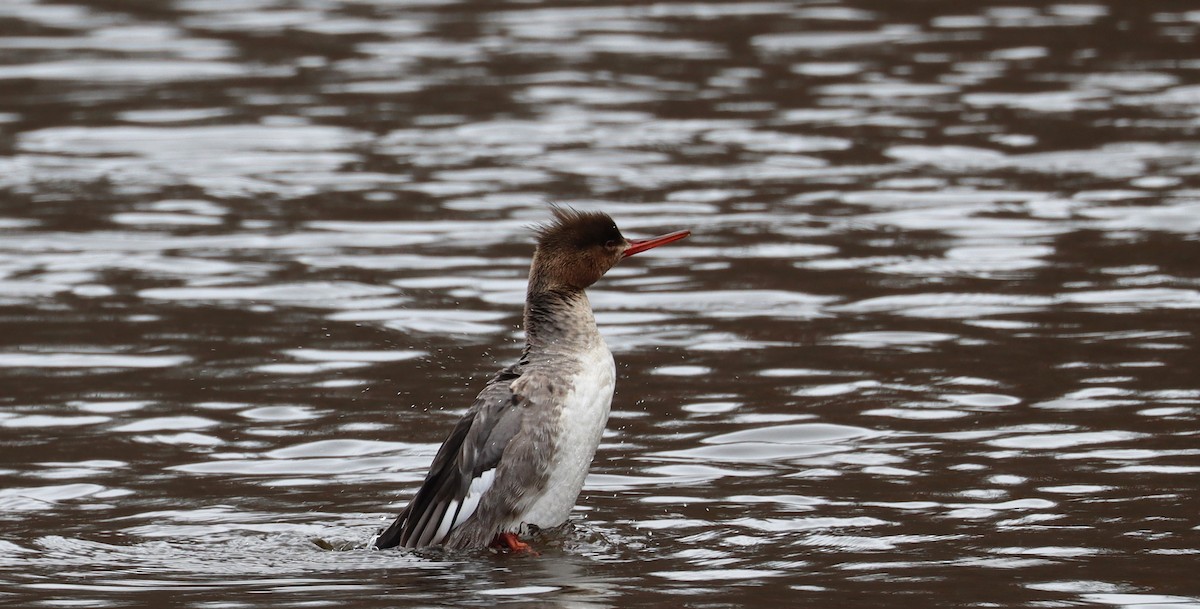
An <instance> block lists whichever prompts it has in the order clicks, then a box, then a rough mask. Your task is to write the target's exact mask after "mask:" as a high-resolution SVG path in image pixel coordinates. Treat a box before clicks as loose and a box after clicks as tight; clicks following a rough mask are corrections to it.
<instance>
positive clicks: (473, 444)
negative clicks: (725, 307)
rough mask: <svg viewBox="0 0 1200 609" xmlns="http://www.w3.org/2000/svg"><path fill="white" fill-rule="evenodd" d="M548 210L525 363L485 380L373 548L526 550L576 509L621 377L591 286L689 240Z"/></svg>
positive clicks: (532, 281) (528, 310) (531, 296)
mask: <svg viewBox="0 0 1200 609" xmlns="http://www.w3.org/2000/svg"><path fill="white" fill-rule="evenodd" d="M552 211H553V214H554V219H553V221H552V222H550V223H549V224H546V225H544V226H539V227H537V229H536V230H537V236H538V239H537V249H536V250H535V251H534V253H533V264H532V266H531V267H530V269H529V289H528V292H527V294H526V300H525V350H524V351H523V352H522V353H521V359H520V361H518V362H517V363H516V364H514V365H512V366H509V367H507V368H505V369H503V370H501V371H500V372H499V373H498V374H496V376H495V377H493V378H492V380H490V381H488V384H487V386H486V387H484V389H483V391H482V392H480V393H479V397H477V398H475V403H474V404H471V408H470V410H468V411H467V414H466V415H464V416H463V418H462V419H461V420H460V421H459V422H458V424H457V425H455V426H454V430H453V431H451V432H450V437H448V438H446V441H445V442H443V443H442V447H441V448H440V449H439V450H438V453H437V456H436V457H434V459H433V465H432V466H430V468H429V473H428V474H426V476H425V482H424V483H423V484H422V485H421V488H420V489H419V490H418V491H417V494H416V496H415V497H413V499H412V501H411V502H409V504H408V507H407V508H405V509H404V512H403V513H401V514H400V516H399V517H397V518H396V520H395V521H394V522H393V523H392V525H391V526H389V527H388V528H387V529H386V530H384V531H383V532H381V533H380V534H379V536H378V537H377V538H376V539H375V542H374V543H375V547H377V548H390V547H394V546H402V547H405V548H421V547H425V546H436V545H441V546H444V547H447V548H452V549H466V548H483V547H486V546H489V545H490V546H493V547H498V548H507V549H508V550H510V551H531V549H530V548H529V546H528V545H527V544H525V543H524V542H522V541H521V540H520V538H519V537H518V535H519V534H521V533H525V532H528V531H530V530H531V527H532V528H533V529H546V528H551V527H556V526H559V525H562V524H563V523H565V522H566V521H567V516H568V515H569V514H570V512H571V508H572V507H574V506H575V499H576V498H578V497H579V491H580V490H582V489H583V480H584V478H585V477H586V476H587V472H588V467H589V466H590V465H591V462H592V457H593V456H594V455H595V454H596V447H597V446H598V445H599V444H600V436H601V435H602V434H603V433H604V425H605V423H606V422H607V421H608V411H609V407H610V406H611V404H612V396H613V384H614V382H615V377H616V369H615V367H614V365H613V357H612V352H610V351H609V350H608V346H607V345H605V344H604V339H603V338H601V336H600V332H599V331H598V330H597V329H596V319H595V317H594V316H593V315H592V307H591V304H590V303H589V302H588V298H587V294H585V293H584V289H586V288H587V287H588V286H590V285H592V284H593V283H595V282H596V280H598V279H600V277H601V276H603V275H604V273H606V272H608V270H609V269H611V268H612V267H613V266H614V265H615V264H617V262H619V261H621V260H622V259H623V258H627V257H629V256H632V255H634V254H637V253H639V252H644V251H646V250H648V249H650V248H653V247H658V246H660V245H663V244H666V243H671V242H672V241H678V240H679V239H683V238H684V237H686V236H688V235H689V234H690V233H689V232H688V231H685V230H683V231H676V232H673V233H668V234H666V235H662V236H659V237H654V238H652V239H626V238H625V237H624V236H622V235H621V231H620V230H618V229H617V225H616V224H615V223H614V222H613V219H612V218H610V217H609V216H608V215H607V214H604V213H599V212H580V211H576V210H574V209H570V208H565V209H564V208H560V207H554V208H552Z"/></svg>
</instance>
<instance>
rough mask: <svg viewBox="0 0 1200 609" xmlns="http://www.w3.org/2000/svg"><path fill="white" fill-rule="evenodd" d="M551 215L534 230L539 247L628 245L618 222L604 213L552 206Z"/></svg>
mask: <svg viewBox="0 0 1200 609" xmlns="http://www.w3.org/2000/svg"><path fill="white" fill-rule="evenodd" d="M550 213H551V214H553V215H554V218H553V220H551V221H550V222H547V223H545V224H537V225H534V227H533V230H534V234H536V235H537V241H538V247H539V248H543V249H546V248H554V247H556V246H557V247H569V248H574V249H584V248H587V247H591V246H596V245H599V246H606V247H615V246H618V245H621V244H623V243H624V242H625V237H623V236H622V235H621V231H620V230H619V229H618V228H617V223H616V222H614V221H613V219H612V217H611V216H609V215H608V214H606V213H604V212H600V211H579V210H577V209H575V208H573V207H567V206H561V205H551V206H550Z"/></svg>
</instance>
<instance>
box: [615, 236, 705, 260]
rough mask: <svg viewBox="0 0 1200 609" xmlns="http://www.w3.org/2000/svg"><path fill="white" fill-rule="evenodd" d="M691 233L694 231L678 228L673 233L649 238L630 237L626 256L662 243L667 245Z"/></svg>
mask: <svg viewBox="0 0 1200 609" xmlns="http://www.w3.org/2000/svg"><path fill="white" fill-rule="evenodd" d="M690 234H692V231H690V230H677V231H675V232H673V233H667V234H665V235H659V236H657V237H651V238H649V239H629V247H628V248H626V250H625V256H624V257H625V258H628V257H630V256H632V255H634V254H640V253H642V252H644V251H646V250H648V249H654V248H656V247H658V246H660V245H666V244H668V243H671V242H673V241H679V240H680V239H682V238H684V237H686V236H688V235H690Z"/></svg>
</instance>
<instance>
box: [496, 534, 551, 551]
mask: <svg viewBox="0 0 1200 609" xmlns="http://www.w3.org/2000/svg"><path fill="white" fill-rule="evenodd" d="M489 547H492V548H496V549H500V550H508V551H509V552H511V553H513V554H531V555H533V556H541V554H538V553H537V550H534V549H533V548H532V547H530V545H529V544H527V543H525V542H523V541H521V538H519V537H517V534H516V533H500V534H499V535H497V536H496V538H495V539H493V540H492V543H491V544H490V546H489Z"/></svg>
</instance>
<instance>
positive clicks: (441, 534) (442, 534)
mask: <svg viewBox="0 0 1200 609" xmlns="http://www.w3.org/2000/svg"><path fill="white" fill-rule="evenodd" d="M456 511H458V500H457V499H455V500H454V501H451V502H450V503H449V504H448V505H447V506H446V514H445V515H444V516H442V522H441V524H439V525H438V528H437V532H436V533H434V534H433V539H432V540H431V542H430V543H433V544H438V543H442V542H443V541H445V539H446V536H447V535H449V534H450V527H451V521H453V520H454V513H455V512H456Z"/></svg>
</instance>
